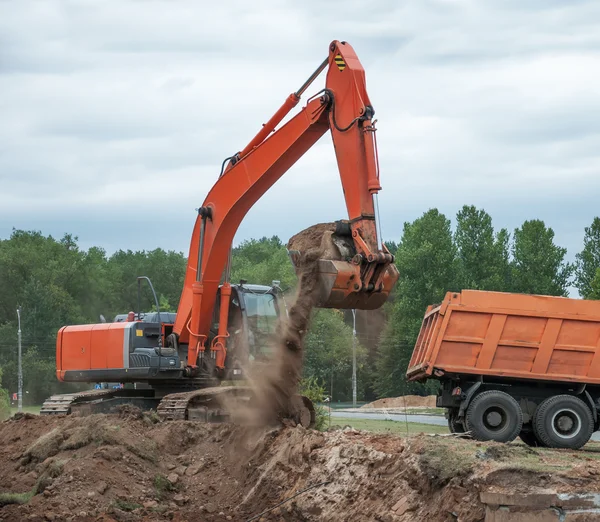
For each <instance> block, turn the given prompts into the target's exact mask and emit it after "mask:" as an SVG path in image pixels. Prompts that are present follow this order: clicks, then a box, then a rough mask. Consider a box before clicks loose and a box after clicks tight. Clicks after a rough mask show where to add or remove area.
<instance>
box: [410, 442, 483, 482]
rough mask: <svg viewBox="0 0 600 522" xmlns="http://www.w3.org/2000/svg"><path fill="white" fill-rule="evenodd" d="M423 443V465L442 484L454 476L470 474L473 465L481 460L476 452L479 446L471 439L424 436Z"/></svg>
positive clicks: (421, 459) (421, 458)
mask: <svg viewBox="0 0 600 522" xmlns="http://www.w3.org/2000/svg"><path fill="white" fill-rule="evenodd" d="M423 443H424V448H423V452H422V453H421V456H420V462H421V466H422V467H423V468H424V469H426V470H427V471H428V475H430V476H433V477H435V479H434V480H435V481H436V482H437V483H438V484H440V485H443V484H445V483H446V482H448V481H449V480H450V479H451V478H453V477H458V476H466V475H469V474H470V473H471V471H472V469H473V467H474V466H475V465H476V464H477V463H478V462H481V461H480V460H479V459H478V458H477V453H476V452H477V450H478V449H479V448H477V446H475V444H474V443H473V442H471V441H465V440H459V439H452V438H445V437H434V438H429V437H424V438H423ZM481 449H483V448H481Z"/></svg>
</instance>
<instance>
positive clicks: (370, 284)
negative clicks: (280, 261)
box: [288, 230, 399, 310]
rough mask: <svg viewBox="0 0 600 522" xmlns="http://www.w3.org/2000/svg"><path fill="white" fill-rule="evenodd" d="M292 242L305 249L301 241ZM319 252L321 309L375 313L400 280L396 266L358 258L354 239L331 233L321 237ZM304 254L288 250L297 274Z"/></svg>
mask: <svg viewBox="0 0 600 522" xmlns="http://www.w3.org/2000/svg"><path fill="white" fill-rule="evenodd" d="M290 243H291V244H292V246H293V244H294V243H296V244H298V245H299V246H303V242H302V241H300V242H298V241H295V242H294V241H291V242H290ZM288 246H290V245H288ZM320 252H321V254H320V256H321V257H320V258H319V259H318V260H317V267H318V269H317V274H316V277H317V278H318V290H317V296H318V297H317V301H316V306H317V307H318V308H340V309H343V308H348V309H352V308H354V309H357V310H374V309H376V308H379V307H381V306H383V304H384V303H385V302H386V300H387V298H388V296H389V294H390V292H391V290H392V288H394V285H395V284H396V282H397V281H398V275H399V274H398V270H397V268H396V266H395V265H394V263H391V262H389V261H385V260H375V261H372V262H366V261H365V260H364V259H361V258H360V256H356V250H355V248H354V244H353V241H352V239H351V238H349V237H346V236H341V235H338V234H336V233H334V232H333V231H331V230H329V231H325V232H324V233H323V234H322V238H321V244H320ZM304 253H305V251H301V250H296V249H293V250H288V255H289V257H290V260H291V262H292V265H293V266H294V269H295V270H296V273H297V274H298V275H299V274H300V272H301V268H300V265H301V260H302V255H303V254H304Z"/></svg>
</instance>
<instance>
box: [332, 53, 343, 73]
mask: <svg viewBox="0 0 600 522" xmlns="http://www.w3.org/2000/svg"><path fill="white" fill-rule="evenodd" d="M334 60H335V64H336V65H337V66H338V69H339V70H340V71H343V70H344V69H345V68H346V62H345V61H344V59H343V58H342V55H341V54H337V55H336V56H335V58H334Z"/></svg>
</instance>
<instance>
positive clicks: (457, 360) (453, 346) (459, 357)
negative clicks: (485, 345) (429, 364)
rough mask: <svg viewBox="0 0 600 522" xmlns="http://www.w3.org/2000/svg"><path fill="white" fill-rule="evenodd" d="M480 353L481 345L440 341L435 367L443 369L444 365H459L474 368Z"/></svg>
mask: <svg viewBox="0 0 600 522" xmlns="http://www.w3.org/2000/svg"><path fill="white" fill-rule="evenodd" d="M480 351H481V344H473V343H456V342H447V341H442V344H441V347H440V351H439V353H438V356H437V359H436V365H439V366H441V367H444V366H445V365H446V364H460V365H464V366H468V367H474V366H475V362H476V361H477V357H479V352H480Z"/></svg>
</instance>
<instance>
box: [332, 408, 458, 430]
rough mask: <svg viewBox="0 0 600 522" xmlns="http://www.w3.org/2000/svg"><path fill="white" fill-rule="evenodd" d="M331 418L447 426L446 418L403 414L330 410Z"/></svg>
mask: <svg viewBox="0 0 600 522" xmlns="http://www.w3.org/2000/svg"><path fill="white" fill-rule="evenodd" d="M331 416H332V417H344V418H346V419H369V420H385V419H391V420H394V421H400V422H405V421H406V419H408V422H421V423H423V424H437V425H438V426H447V421H446V418H445V417H443V416H441V415H404V414H397V413H396V414H389V413H388V414H385V413H353V412H349V411H335V410H331Z"/></svg>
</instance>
